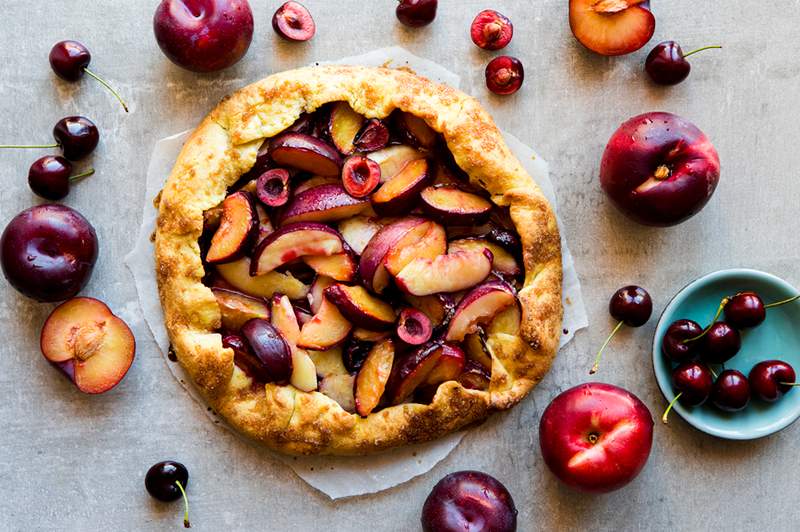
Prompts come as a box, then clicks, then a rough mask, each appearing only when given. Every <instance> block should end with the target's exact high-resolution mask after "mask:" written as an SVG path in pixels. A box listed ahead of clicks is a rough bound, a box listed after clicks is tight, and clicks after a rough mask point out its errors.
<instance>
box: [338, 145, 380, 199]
mask: <svg viewBox="0 0 800 532" xmlns="http://www.w3.org/2000/svg"><path fill="white" fill-rule="evenodd" d="M342 183H343V184H344V189H345V190H346V191H347V193H348V194H350V195H351V196H353V197H354V198H365V197H367V196H369V195H370V194H372V191H373V190H375V189H376V188H377V187H378V185H380V183H381V167H380V166H379V165H378V163H376V162H375V161H373V160H372V159H369V158H367V157H364V156H363V155H351V156H350V157H348V158H347V159H345V161H344V166H342Z"/></svg>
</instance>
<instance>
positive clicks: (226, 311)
mask: <svg viewBox="0 0 800 532" xmlns="http://www.w3.org/2000/svg"><path fill="white" fill-rule="evenodd" d="M211 292H213V294H214V297H215V298H216V299H217V304H218V305H219V311H220V314H221V315H222V327H223V329H227V330H229V331H238V330H239V329H241V328H242V325H244V324H245V322H247V321H248V320H251V319H253V318H262V319H265V320H268V319H269V306H267V304H266V303H265V302H264V300H263V299H259V298H255V297H250V296H248V295H245V294H242V293H241V292H236V291H234V290H227V289H225V288H212V289H211Z"/></svg>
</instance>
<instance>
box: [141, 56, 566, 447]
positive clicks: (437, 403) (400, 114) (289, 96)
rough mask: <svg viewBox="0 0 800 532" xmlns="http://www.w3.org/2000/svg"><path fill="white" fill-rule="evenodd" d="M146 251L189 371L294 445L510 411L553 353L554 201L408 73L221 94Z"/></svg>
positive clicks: (490, 128) (226, 409)
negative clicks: (151, 251)
mask: <svg viewBox="0 0 800 532" xmlns="http://www.w3.org/2000/svg"><path fill="white" fill-rule="evenodd" d="M155 246H156V267H157V275H158V283H159V290H160V294H161V302H162V305H163V307H164V314H165V318H166V325H167V329H168V330H169V335H170V339H171V341H172V344H173V347H174V350H175V353H176V354H177V357H178V359H179V360H180V362H181V364H183V366H184V367H186V369H187V370H188V372H189V374H190V375H191V376H192V378H193V379H194V381H195V383H196V385H197V387H198V388H199V389H200V391H201V392H202V393H203V395H204V396H205V397H206V399H207V400H208V402H209V404H210V405H211V406H212V407H213V408H214V409H216V411H217V412H218V413H219V414H220V415H222V416H223V417H224V418H225V419H226V420H227V421H228V422H229V423H230V424H231V425H233V426H234V427H235V428H237V429H238V430H240V431H241V432H243V433H244V434H246V435H248V436H250V437H252V438H254V439H256V440H258V441H260V442H263V443H265V444H266V445H268V446H269V447H271V448H273V449H277V450H280V451H282V452H286V453H292V454H312V453H329V454H363V453H368V452H371V451H377V450H381V449H387V448H390V447H394V446H398V445H402V444H405V443H413V442H422V441H426V440H430V439H433V438H436V437H439V436H441V435H443V434H446V433H448V432H452V431H454V430H456V429H459V428H461V427H464V426H465V425H468V424H470V423H474V422H477V421H479V420H482V419H484V418H485V417H486V416H487V415H489V414H490V413H491V412H492V411H495V410H501V409H507V408H509V407H511V406H512V405H514V404H516V403H517V402H518V401H519V400H520V399H522V398H523V397H524V396H525V394H526V393H528V392H529V391H530V390H531V388H532V387H533V386H534V385H535V384H536V383H537V382H538V381H539V380H540V379H541V378H542V376H543V375H544V374H545V372H546V371H547V369H548V368H549V366H550V363H551V360H552V358H553V356H554V355H555V353H556V349H557V346H558V340H559V335H560V326H561V314H562V308H561V252H560V240H559V234H558V227H557V225H556V219H555V216H554V214H553V211H552V209H551V207H550V205H549V204H548V202H547V200H546V199H545V198H544V196H543V195H542V193H541V191H540V190H539V188H538V187H537V185H536V184H535V183H534V181H533V179H531V177H530V176H529V175H528V174H527V173H526V172H525V170H524V169H523V168H522V166H521V165H520V163H519V162H518V161H517V160H516V159H515V158H514V156H513V155H512V154H511V152H510V151H509V149H508V148H507V147H506V145H505V143H504V142H503V139H502V138H501V136H500V133H499V132H498V130H497V128H496V127H495V125H494V123H493V122H492V120H491V118H490V117H489V116H488V115H487V113H486V112H485V111H484V110H483V109H482V108H481V106H480V105H479V104H478V103H477V102H476V101H475V100H474V99H472V98H470V97H468V96H466V95H464V94H462V93H461V92H458V91H456V90H454V89H451V88H449V87H445V86H441V85H438V84H436V83H433V82H431V81H429V80H427V79H424V78H421V77H418V76H415V75H413V74H410V73H408V72H403V71H399V70H390V69H383V68H363V67H346V66H336V67H333V66H332V67H317V68H306V69H300V70H295V71H291V72H284V73H280V74H275V75H273V76H270V77H268V78H266V79H265V80H263V81H260V82H258V83H255V84H253V85H250V86H249V87H246V88H244V89H242V90H241V91H239V92H237V93H236V94H234V95H233V96H231V97H229V98H227V99H226V100H225V101H223V102H222V103H221V104H220V105H219V106H218V107H217V108H216V109H215V110H214V111H213V112H212V113H211V114H210V115H209V116H208V117H207V118H206V119H205V120H204V121H203V123H202V124H201V125H200V127H198V128H197V130H196V131H195V132H194V134H193V135H192V136H191V138H190V139H189V140H188V141H187V142H186V145H185V146H184V148H183V150H182V152H181V154H180V156H179V158H178V161H177V163H176V165H175V167H174V169H173V170H172V173H171V175H170V176H169V179H168V181H167V183H166V186H165V187H164V190H163V191H162V194H161V197H160V203H159V217H158V228H157V231H156V240H155Z"/></svg>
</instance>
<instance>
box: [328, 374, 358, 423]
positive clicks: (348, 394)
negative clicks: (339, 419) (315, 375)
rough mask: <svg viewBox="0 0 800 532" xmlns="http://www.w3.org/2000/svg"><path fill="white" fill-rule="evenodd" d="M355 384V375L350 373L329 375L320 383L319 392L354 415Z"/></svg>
mask: <svg viewBox="0 0 800 532" xmlns="http://www.w3.org/2000/svg"><path fill="white" fill-rule="evenodd" d="M355 382H356V377H355V375H350V374H349V373H345V374H343V375H329V376H327V377H324V378H323V379H322V381H320V383H319V391H320V393H322V394H324V395H326V396H328V397H330V398H331V399H333V400H334V401H336V402H337V403H339V406H341V407H342V410H344V411H345V412H350V413H351V414H352V413H353V412H355V411H356V398H355V390H354V388H355Z"/></svg>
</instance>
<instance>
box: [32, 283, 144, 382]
mask: <svg viewBox="0 0 800 532" xmlns="http://www.w3.org/2000/svg"><path fill="white" fill-rule="evenodd" d="M40 347H41V350H42V354H43V355H44V357H45V358H46V359H47V360H48V361H49V362H50V363H51V364H53V365H54V366H56V367H57V368H59V369H60V370H61V371H62V372H64V374H65V375H66V376H67V377H68V378H69V379H70V380H71V381H72V382H73V383H74V384H75V386H77V388H78V389H79V390H80V391H82V392H84V393H89V394H98V393H103V392H106V391H108V390H110V389H111V388H113V387H114V386H116V385H117V384H118V383H119V382H120V381H121V380H122V378H123V377H125V374H126V373H127V372H128V369H129V368H130V367H131V364H132V363H133V358H134V356H135V355H136V340H135V338H134V337H133V333H131V330H130V328H128V325H127V324H126V323H125V322H124V321H122V320H121V319H120V318H118V317H117V316H115V315H114V314H113V313H112V312H111V309H109V308H108V306H106V304H105V303H103V302H102V301H99V300H97V299H94V298H91V297H75V298H72V299H68V300H67V301H65V302H64V303H61V304H60V305H59V306H57V307H56V308H55V309H53V311H52V312H51V313H50V316H48V317H47V320H46V321H45V322H44V326H43V327H42V333H41V337H40Z"/></svg>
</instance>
